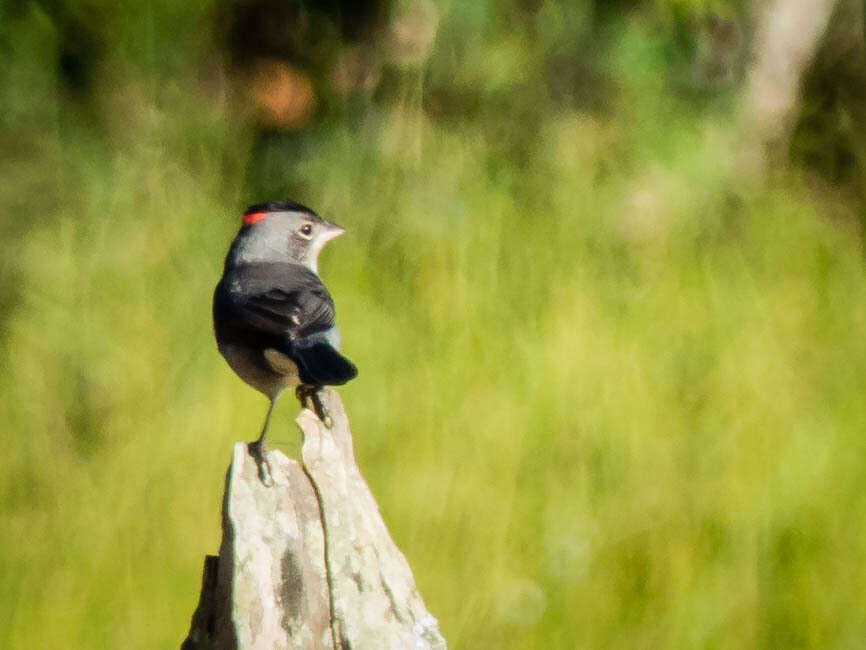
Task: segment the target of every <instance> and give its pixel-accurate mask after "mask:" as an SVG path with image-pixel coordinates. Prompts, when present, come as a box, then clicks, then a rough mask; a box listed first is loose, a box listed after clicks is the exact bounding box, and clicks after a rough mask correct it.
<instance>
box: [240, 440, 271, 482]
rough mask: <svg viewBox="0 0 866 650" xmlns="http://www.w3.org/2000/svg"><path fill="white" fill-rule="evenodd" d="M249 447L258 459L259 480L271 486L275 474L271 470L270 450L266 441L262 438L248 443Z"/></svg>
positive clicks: (255, 458)
mask: <svg viewBox="0 0 866 650" xmlns="http://www.w3.org/2000/svg"><path fill="white" fill-rule="evenodd" d="M247 449H248V450H249V452H250V455H251V456H252V457H253V459H254V460H255V461H256V467H257V468H258V471H259V480H260V481H261V482H262V484H263V485H264V486H265V487H271V486H272V485H273V484H274V474H273V471H272V470H271V462H270V461H269V460H268V450H267V449H266V448H265V441H264V440H262V439H261V438H260V439H258V440H256V441H254V442H250V443H248V444H247Z"/></svg>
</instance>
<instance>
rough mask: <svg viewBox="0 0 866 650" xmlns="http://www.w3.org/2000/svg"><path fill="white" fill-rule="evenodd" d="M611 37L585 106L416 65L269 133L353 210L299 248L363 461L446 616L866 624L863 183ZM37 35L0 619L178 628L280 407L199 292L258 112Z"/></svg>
mask: <svg viewBox="0 0 866 650" xmlns="http://www.w3.org/2000/svg"><path fill="white" fill-rule="evenodd" d="M16 33H17V34H18V38H20V39H21V41H22V43H23V44H24V45H22V48H20V49H17V50H16V49H15V48H14V47H13V48H12V50H11V51H12V52H13V54H14V52H18V58H17V59H16V58H15V57H14V56H13V57H12V59H11V62H8V63H7V68H9V69H15V67H16V66H24V65H25V55H26V54H29V53H32V52H33V51H34V49H38V47H37V46H38V45H39V44H40V43H41V44H42V46H44V48H45V49H46V51H47V50H50V47H51V42H52V40H51V39H52V36H51V30H50V28H49V27H47V26H46V23H45V20H44V17H41V15H40V14H39V12H38V11H36V12H32V13H31V14H28V15H27V16H25V17H24V18H22V19H21V22H20V25H19V29H18V30H17V32H16ZM622 43H623V45H622V46H621V47H622V51H619V52H614V55H613V56H612V57H611V62H610V63H609V65H611V66H614V67H615V66H622V68H623V74H622V78H623V79H625V80H626V81H625V82H624V83H625V84H626V85H625V88H624V90H623V95H622V98H621V100H620V101H619V103H618V104H617V106H616V111H615V113H614V114H612V115H610V116H608V117H607V118H605V119H602V118H599V117H597V116H596V117H592V116H591V115H590V114H588V113H585V112H581V111H580V110H560V109H557V110H554V109H553V108H552V107H550V106H548V105H542V106H540V107H539V109H538V115H537V116H536V120H537V121H536V123H535V124H533V125H531V128H532V129H533V131H532V133H531V134H530V136H531V137H530V136H527V137H526V140H525V141H520V140H519V138H517V139H516V140H515V141H503V140H501V139H500V138H499V136H500V135H501V134H500V133H499V132H498V131H497V130H496V129H497V128H498V127H497V124H493V125H491V122H490V121H489V120H485V119H477V120H456V121H453V122H446V123H433V122H431V121H430V120H429V119H428V118H427V117H426V116H425V114H424V112H423V111H422V110H421V107H420V103H419V97H417V96H416V95H417V93H415V92H414V91H413V90H412V89H413V88H415V84H416V83H417V80H414V79H411V78H410V79H407V80H406V87H407V89H408V90H407V92H406V94H405V96H404V97H403V99H402V100H401V101H400V102H398V103H397V104H395V105H394V106H391V107H385V108H382V107H377V106H374V105H368V106H366V107H364V108H363V111H364V114H365V116H366V117H365V119H364V120H362V121H361V122H357V123H356V122H353V121H352V120H349V119H345V120H342V121H336V122H333V123H328V124H326V125H324V126H321V127H318V128H312V129H310V131H309V133H308V134H307V135H306V136H305V137H306V138H307V140H306V141H305V143H306V144H305V146H304V148H303V151H304V154H303V157H300V158H298V159H292V160H288V161H286V174H287V175H290V176H291V182H292V183H293V184H294V186H297V187H302V188H305V192H306V193H305V194H304V195H296V196H293V197H291V198H295V199H297V200H301V201H303V202H304V203H307V204H309V205H311V206H313V207H315V208H316V209H317V210H319V211H320V212H321V213H322V214H323V215H325V216H326V217H327V218H332V219H334V220H335V221H337V222H338V223H340V224H342V225H344V226H346V227H347V229H348V231H349V234H348V235H347V236H345V237H343V238H342V239H340V240H338V241H337V242H336V243H335V244H333V245H332V246H331V247H330V248H329V250H327V251H326V252H325V253H324V258H323V260H322V263H321V273H322V276H323V277H324V279H325V281H326V283H327V284H328V286H329V287H330V288H331V291H332V294H333V295H334V298H335V300H336V303H337V309H338V322H339V324H340V325H341V329H342V331H343V340H344V343H343V346H344V349H345V351H346V353H347V354H348V355H349V356H350V357H351V358H352V359H353V360H354V361H355V362H356V363H357V365H358V366H359V368H360V376H359V378H358V379H357V380H356V381H354V382H352V383H350V384H349V385H347V386H346V387H344V388H343V389H341V391H340V392H341V395H342V396H343V399H344V401H345V403H346V406H347V409H348V412H349V415H350V418H351V422H352V426H353V431H354V434H355V447H356V452H357V454H358V458H359V463H360V466H361V468H362V470H363V472H364V474H365V477H366V478H367V480H368V481H369V483H370V486H371V488H372V490H373V493H374V494H375V495H376V497H377V499H378V501H379V504H380V507H381V509H382V512H383V515H384V517H385V520H386V521H387V523H388V524H389V527H390V529H391V531H392V534H393V535H394V537H395V540H396V542H397V543H398V545H399V546H400V547H401V548H402V549H403V551H404V552H405V553H406V555H407V557H408V559H409V561H410V564H411V565H412V567H413V570H414V572H415V575H416V579H417V581H418V584H419V588H420V591H421V593H422V594H423V596H424V598H425V601H426V604H427V605H428V607H429V609H430V610H431V611H432V612H433V613H434V614H435V615H437V616H438V617H439V619H440V623H441V625H442V628H443V632H444V634H445V636H446V638H447V639H448V641H449V643H450V645H451V647H453V648H571V647H587V648H597V647H678V648H680V647H681V648H692V647H700V648H731V647H743V648H748V647H767V648H779V647H786V648H788V647H790V648H793V647H814V648H827V647H839V648H843V647H859V645H860V644H861V643H862V638H863V636H864V633H866V590H864V585H866V576H864V571H866V569H864V567H866V562H864V560H866V557H864V555H866V551H864V545H863V542H862V540H863V539H864V533H866V530H864V529H866V515H864V514H863V513H866V508H864V505H866V504H864V503H863V500H864V497H863V496H862V495H863V494H864V493H866V490H864V488H866V471H864V466H866V465H864V462H863V460H864V451H866V450H864V437H863V432H864V430H866V427H864V425H866V411H864V408H863V406H862V403H863V400H862V390H863V386H864V384H866V381H864V380H866V342H864V337H863V335H862V332H863V331H864V326H866V285H864V273H863V271H864V269H863V251H862V242H861V240H860V233H859V229H858V227H855V226H852V224H856V223H857V215H856V214H854V211H853V209H852V208H850V207H849V206H847V204H845V203H844V202H843V201H841V200H839V199H838V197H837V196H835V195H834V194H833V193H832V191H831V190H828V189H826V188H824V189H822V190H820V191H819V190H816V189H815V187H814V185H813V184H810V183H809V182H807V179H805V178H804V177H803V176H802V175H800V174H798V173H797V172H796V171H795V170H781V171H779V172H777V173H775V174H772V175H771V176H770V178H769V179H768V181H767V183H766V185H765V186H761V187H756V185H755V184H754V183H751V182H749V179H745V178H743V177H741V176H739V175H738V173H737V169H736V168H737V165H736V142H737V126H736V122H735V121H734V120H733V119H731V118H729V117H728V116H727V113H726V112H725V111H717V112H713V111H709V112H707V111H705V110H703V109H700V108H696V107H695V106H694V105H692V104H689V103H686V102H678V101H677V100H676V99H675V98H672V97H671V96H670V95H669V93H667V91H666V90H665V88H663V87H660V86H659V85H658V84H655V83H653V82H650V81H647V79H648V78H649V77H648V76H647V75H649V76H651V70H652V67H653V66H654V65H659V61H658V60H657V59H655V58H653V56H655V55H654V54H653V53H654V52H655V53H656V54H657V53H658V50H659V46H658V44H657V43H656V42H655V41H654V40H653V37H652V35H647V34H641V33H632V34H630V35H629V36H628V37H627V38H624V39H623V40H622ZM521 47H522V46H517V45H515V46H514V50H513V53H512V55H513V56H515V57H517V58H518V59H519V60H520V61H523V59H522V58H521V57H523V56H524V54H522V52H523V50H522V49H521ZM509 51H511V50H509V47H508V45H507V42H506V43H505V44H503V46H502V48H501V52H504V53H503V54H501V57H502V58H500V59H495V60H494V63H496V62H499V63H501V62H502V61H503V60H504V61H506V63H507V62H508V61H509V58H508V57H509V56H512V55H509V54H508V52H509ZM520 61H518V63H515V62H514V61H513V60H512V61H511V63H512V64H514V65H518V64H519V65H524V64H525V65H531V63H526V62H525V61H523V63H520ZM494 63H490V64H489V65H494ZM503 65H505V64H503ZM28 70H29V72H30V74H29V75H28V76H27V77H26V81H25V77H24V76H23V75H22V76H19V77H15V76H14V75H12V74H11V73H9V70H7V71H6V73H5V74H4V78H5V79H7V80H10V79H11V80H12V81H15V79H16V78H17V79H19V82H20V83H19V85H17V86H16V85H14V84H12V85H7V90H6V91H5V92H4V93H3V94H2V99H3V103H4V108H5V109H6V115H7V118H8V120H9V124H10V125H11V127H10V128H8V129H7V130H5V131H4V135H3V138H4V144H5V145H7V149H6V150H7V151H8V152H9V154H8V156H6V157H5V158H6V159H5V160H4V161H3V170H4V173H6V178H7V179H9V182H8V183H7V184H6V186H5V189H3V190H0V202H2V205H3V210H4V213H5V218H4V223H3V228H4V235H5V237H4V239H3V242H2V273H3V275H2V279H3V291H4V294H5V295H4V296H3V299H2V300H3V304H4V312H3V314H2V320H0V326H2V335H3V336H2V346H3V347H2V367H3V373H2V376H0V395H2V400H0V413H2V416H0V417H2V420H0V421H2V423H3V428H4V430H5V431H6V436H5V440H6V446H5V450H4V453H3V455H2V460H0V470H2V471H0V515H2V516H0V620H3V621H4V625H3V626H2V628H0V645H2V647H8V648H120V647H122V648H153V647H176V646H177V645H179V643H180V641H181V639H182V638H183V636H184V634H185V632H186V629H187V628H188V623H189V617H190V615H191V614H192V611H193V609H194V607H195V604H196V600H197V597H198V589H199V581H200V575H201V562H202V557H203V555H204V554H205V553H212V552H215V550H216V549H217V548H218V544H219V535H220V531H219V507H220V498H221V492H222V487H223V478H224V471H225V467H226V464H227V462H228V460H229V454H230V449H231V443H232V442H233V441H234V440H238V439H249V438H251V437H252V436H254V435H255V434H256V433H257V431H258V427H259V426H260V422H261V418H262V417H263V415H264V411H265V406H266V405H265V403H264V400H263V399H262V398H261V397H260V396H258V395H257V394H256V393H255V392H254V391H252V390H251V389H249V388H247V387H246V386H244V385H243V384H242V383H241V382H240V380H238V379H237V378H236V377H235V376H234V375H233V374H232V373H231V371H230V370H229V369H228V367H227V366H226V365H225V363H224V362H223V361H222V359H221V358H220V357H219V355H218V354H217V352H216V349H215V344H214V342H213V338H212V333H211V322H210V300H211V292H212V289H213V286H214V285H215V283H216V281H217V279H218V277H219V275H220V273H221V265H222V259H223V256H224V253H225V250H226V247H227V245H228V243H229V241H230V239H231V237H232V236H233V234H234V232H235V230H236V228H237V227H238V216H237V215H238V214H239V212H240V210H241V209H242V208H243V207H244V205H245V203H246V199H247V197H246V192H247V191H248V190H247V189H246V185H247V184H250V183H252V185H255V183H256V179H252V181H251V180H250V179H249V177H248V173H249V172H248V171H247V169H248V164H249V165H252V164H253V163H254V161H251V158H252V157H254V155H255V148H254V145H253V138H252V135H251V134H250V132H249V131H248V130H246V129H245V128H244V126H243V124H239V123H237V122H234V121H232V119H231V111H230V106H229V102H227V101H224V98H223V99H220V97H219V96H217V97H216V98H215V101H212V102H202V100H201V97H199V96H195V95H192V96H190V95H188V94H185V93H184V92H182V91H181V90H178V89H177V88H176V87H173V86H172V85H171V84H161V83H155V84H153V85H150V86H149V85H148V80H149V77H147V76H140V77H139V76H136V73H135V71H134V70H133V69H130V70H128V71H127V72H128V73H129V75H130V76H129V77H128V78H127V79H125V80H124V81H123V82H119V81H118V82H116V83H115V84H114V85H113V86H112V88H113V89H114V90H115V92H114V93H113V94H109V95H106V96H105V97H103V98H102V101H104V103H105V105H104V106H103V107H102V108H101V109H100V113H99V114H100V115H102V116H103V118H104V122H103V123H102V124H100V125H99V126H98V128H97V127H94V125H92V124H90V123H88V121H87V119H86V118H85V117H82V116H85V115H87V114H88V113H86V112H85V111H80V110H77V109H76V108H75V106H74V105H73V104H72V103H70V102H69V100H68V98H66V97H64V96H63V94H62V93H59V92H58V91H57V88H56V86H55V84H54V83H53V81H52V79H51V78H50V76H49V75H48V73H47V72H44V70H42V68H38V67H36V66H35V65H34V66H31V68H29V69H28ZM40 70H42V72H40ZM625 71H628V72H629V74H625ZM39 74H42V75H43V76H42V77H41V78H40V77H39ZM629 75H631V76H629ZM16 90H17V91H20V92H15V91H16ZM635 97H637V98H639V100H640V101H634V98H635ZM211 99H214V98H211ZM518 108H519V109H520V110H523V109H522V108H520V107H518ZM518 108H515V110H518ZM513 118H514V115H512V114H507V115H505V116H504V117H503V121H504V122H507V121H509V120H512V119H513ZM499 126H501V124H500V125H499ZM527 128H530V126H529V125H527ZM13 145H14V146H13ZM253 198H255V199H258V200H264V199H266V198H274V197H270V196H267V197H265V196H260V197H253ZM296 411H297V407H296V405H295V404H294V402H293V401H292V400H291V399H289V398H284V399H283V400H282V402H281V403H280V405H279V407H278V410H277V413H276V417H275V421H274V422H275V425H274V426H273V428H272V432H271V439H272V440H273V442H274V443H275V444H276V445H277V446H278V447H281V448H283V449H286V450H287V451H289V452H294V451H296V449H297V445H298V440H297V437H298V434H297V430H296V427H295V426H294V424H293V423H292V421H291V420H292V418H293V417H294V415H295V413H296Z"/></svg>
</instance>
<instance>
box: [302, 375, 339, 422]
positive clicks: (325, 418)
mask: <svg viewBox="0 0 866 650" xmlns="http://www.w3.org/2000/svg"><path fill="white" fill-rule="evenodd" d="M321 390H322V387H321V386H307V385H306V384H301V385H300V386H298V387H297V388H296V389H295V395H297V397H298V401H299V402H300V403H301V406H302V407H303V408H309V407H308V404H307V403H308V402H312V403H313V408H312V410H313V412H314V413H315V414H316V415H317V416H318V418H319V419H320V420H321V421H322V424H324V425H325V426H326V427H328V428H329V429H330V428H331V425H332V424H333V423H334V422H333V420H331V414H330V413H328V409H327V408H325V403H324V402H323V401H322V392H321Z"/></svg>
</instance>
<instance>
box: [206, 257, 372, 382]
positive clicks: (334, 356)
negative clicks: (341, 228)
mask: <svg viewBox="0 0 866 650" xmlns="http://www.w3.org/2000/svg"><path fill="white" fill-rule="evenodd" d="M214 323H215V328H216V330H217V331H216V334H217V339H218V340H220V341H222V342H226V343H239V344H242V345H246V346H248V347H252V348H258V349H261V350H263V351H264V350H265V349H268V348H273V349H276V350H279V351H280V352H282V353H283V354H285V355H287V356H288V357H289V358H291V359H292V360H293V361H295V363H296V364H297V366H298V371H299V374H300V378H301V381H303V382H304V383H307V384H329V385H330V384H343V383H345V382H347V381H349V380H350V379H352V378H354V377H355V376H356V375H357V369H356V368H355V366H354V365H353V364H352V362H351V361H349V360H348V359H346V358H345V357H343V356H342V355H340V353H339V352H337V350H336V349H334V347H333V346H332V345H331V344H330V341H331V340H333V336H332V334H331V331H332V330H333V328H334V302H333V300H331V296H330V294H328V290H327V289H325V286H324V285H323V284H322V281H321V280H319V278H318V276H317V275H316V274H315V273H313V272H312V271H310V270H309V269H307V268H306V267H303V266H300V265H297V264H249V265H244V266H240V267H237V268H236V269H232V270H230V271H229V272H227V273H226V274H225V275H224V277H223V279H222V281H221V282H220V284H219V285H217V289H216V293H215V294H214Z"/></svg>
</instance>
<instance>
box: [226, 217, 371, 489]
mask: <svg viewBox="0 0 866 650" xmlns="http://www.w3.org/2000/svg"><path fill="white" fill-rule="evenodd" d="M344 232H345V229H344V228H342V227H341V226H338V225H337V224H335V223H332V222H330V221H326V220H325V219H323V218H322V217H320V216H319V215H318V214H316V213H315V212H314V211H313V210H311V209H310V208H308V207H306V206H304V205H301V204H300V203H296V202H294V201H269V202H267V203H259V204H256V205H251V206H250V207H248V208H247V209H246V210H245V211H244V213H243V217H242V223H241V228H240V231H239V232H238V234H237V235H236V236H235V238H234V240H233V241H232V243H231V246H230V247H229V251H228V254H227V255H226V259H225V265H224V267H223V274H222V277H221V278H220V281H219V283H218V284H217V286H216V289H215V290H214V297H213V323H214V335H215V338H216V342H217V349H218V350H219V352H220V354H222V356H223V357H224V358H225V360H226V361H227V362H228V364H229V366H230V367H231V368H232V370H234V371H235V373H236V374H237V375H238V376H239V377H240V378H241V379H242V380H243V381H244V382H246V383H247V384H249V385H250V386H252V387H253V388H255V389H256V390H257V391H259V392H260V393H262V394H263V395H264V396H265V397H267V398H268V400H269V405H268V411H267V415H266V416H265V423H264V426H263V427H262V431H261V434H260V435H259V437H258V439H256V440H255V441H254V442H251V443H249V445H248V447H249V451H250V454H251V455H252V456H253V458H254V459H255V460H256V463H257V466H258V473H259V478H260V479H261V480H262V482H263V483H265V484H266V485H268V484H273V477H272V472H271V467H270V463H269V462H268V460H267V450H266V447H265V435H266V434H267V431H268V425H269V424H270V420H271V414H272V413H273V410H274V405H275V404H276V402H277V398H278V397H279V396H280V394H281V393H282V392H283V390H285V389H287V388H294V389H295V394H296V396H297V397H298V399H299V400H300V402H301V406H302V407H306V406H307V405H308V403H309V402H312V405H313V408H314V410H315V412H316V415H317V416H318V417H319V419H320V420H321V421H322V422H323V423H324V424H325V426H328V427H330V426H331V424H332V422H331V418H330V415H329V414H328V412H327V410H326V408H325V406H324V404H323V402H322V400H321V395H320V390H321V389H322V387H323V386H339V385H342V384H345V383H346V382H348V381H349V380H351V379H354V378H355V377H356V376H357V374H358V369H357V368H356V367H355V364H353V363H352V362H351V361H350V360H349V359H347V358H346V357H344V356H343V355H342V354H341V353H340V352H339V348H340V333H339V330H337V327H336V325H335V309H334V301H333V300H332V299H331V295H330V294H329V293H328V290H327V289H326V288H325V285H324V284H323V283H322V281H321V279H320V278H319V275H318V257H319V253H320V252H321V250H322V248H323V247H324V245H325V244H327V243H328V242H329V241H331V240H332V239H334V238H336V237H339V236H340V235H342V234H343V233H344Z"/></svg>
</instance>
